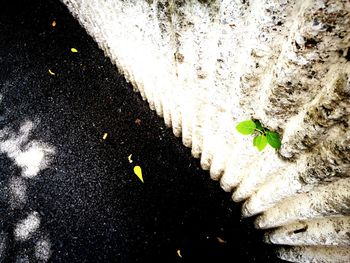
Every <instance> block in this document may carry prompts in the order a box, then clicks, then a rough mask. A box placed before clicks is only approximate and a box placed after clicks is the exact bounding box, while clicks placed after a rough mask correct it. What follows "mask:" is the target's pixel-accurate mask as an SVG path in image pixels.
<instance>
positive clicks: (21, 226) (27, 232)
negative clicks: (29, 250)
mask: <svg viewBox="0 0 350 263" xmlns="http://www.w3.org/2000/svg"><path fill="white" fill-rule="evenodd" d="M39 226H40V217H39V214H38V213H37V212H32V213H31V214H29V215H28V216H27V217H26V218H25V219H24V220H22V221H20V222H19V223H17V224H16V227H15V230H14V236H15V239H16V240H20V241H25V240H28V239H29V238H30V237H31V236H32V235H33V234H34V233H35V231H36V230H37V229H38V228H39Z"/></svg>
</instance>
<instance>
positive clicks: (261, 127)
mask: <svg viewBox="0 0 350 263" xmlns="http://www.w3.org/2000/svg"><path fill="white" fill-rule="evenodd" d="M254 123H255V126H256V129H257V130H259V131H262V132H263V131H264V128H263V126H262V125H261V123H260V121H258V120H255V121H254Z"/></svg>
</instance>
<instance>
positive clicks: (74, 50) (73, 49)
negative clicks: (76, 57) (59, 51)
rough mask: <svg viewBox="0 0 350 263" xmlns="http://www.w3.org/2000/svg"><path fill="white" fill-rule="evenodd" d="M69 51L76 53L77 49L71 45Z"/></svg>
mask: <svg viewBox="0 0 350 263" xmlns="http://www.w3.org/2000/svg"><path fill="white" fill-rule="evenodd" d="M70 51H72V52H73V53H77V52H78V50H77V49H76V48H74V47H72V48H71V49H70Z"/></svg>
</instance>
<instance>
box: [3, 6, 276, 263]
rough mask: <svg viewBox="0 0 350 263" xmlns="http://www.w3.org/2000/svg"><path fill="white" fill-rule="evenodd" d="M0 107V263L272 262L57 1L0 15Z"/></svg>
mask: <svg viewBox="0 0 350 263" xmlns="http://www.w3.org/2000/svg"><path fill="white" fill-rule="evenodd" d="M53 21H55V22H56V25H55V26H53V25H52V22H53ZM71 48H76V49H77V51H78V52H76V53H73V52H71ZM49 69H50V70H51V72H52V73H54V74H55V75H52V74H50V73H49V71H48V70H49ZM0 100H1V102H0V219H1V221H0V262H219V261H221V260H229V261H230V262H279V261H278V260H277V259H276V258H275V257H274V254H273V251H272V249H273V248H272V247H270V246H268V245H265V244H263V243H262V242H261V238H262V233H260V232H259V231H256V230H254V229H253V225H252V220H251V219H248V220H241V218H240V205H237V204H235V203H233V202H232V201H231V197H230V194H228V193H225V192H223V191H222V190H221V189H220V187H219V184H218V183H217V182H214V181H212V180H210V179H209V174H208V173H207V172H205V171H202V170H201V169H200V167H199V162H198V160H196V159H193V158H192V157H191V155H190V150H189V149H187V148H185V147H184V146H183V145H182V144H181V140H180V139H178V138H175V137H174V136H173V134H172V132H171V130H170V129H168V128H166V127H165V126H164V124H163V121H162V120H161V119H160V118H159V117H157V116H156V114H155V113H154V112H152V111H150V110H149V108H148V105H147V102H145V101H142V99H141V97H140V95H139V94H138V93H134V92H133V91H132V87H131V86H130V85H129V84H127V83H126V81H125V79H124V78H123V76H121V75H119V74H118V72H117V70H116V68H115V66H114V65H113V64H112V63H111V62H110V60H109V59H108V58H106V57H105V56H104V54H103V52H102V51H101V50H99V48H98V46H97V45H96V44H95V43H94V41H93V40H92V38H91V37H89V36H88V35H87V34H86V32H85V31H84V30H83V29H82V28H81V27H80V25H79V24H78V23H77V22H76V21H75V20H74V19H73V17H72V16H71V15H70V14H69V12H68V10H67V9H66V8H65V7H64V6H63V5H62V4H61V3H60V2H59V1H45V0H42V1H29V0H28V1H24V0H23V1H19V0H11V1H5V2H4V3H2V5H1V8H0ZM105 133H107V138H106V139H105V140H104V139H103V135H104V134H105ZM130 154H132V157H131V159H132V161H133V162H132V163H130V162H129V160H128V156H129V155H130ZM135 165H139V166H140V167H141V168H142V171H143V178H144V183H142V182H141V181H140V180H139V179H138V178H137V176H136V175H135V174H134V173H133V167H134V166H135Z"/></svg>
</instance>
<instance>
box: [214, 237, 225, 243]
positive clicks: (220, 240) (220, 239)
mask: <svg viewBox="0 0 350 263" xmlns="http://www.w3.org/2000/svg"><path fill="white" fill-rule="evenodd" d="M216 239H217V240H218V242H219V243H221V244H226V241H225V240H223V239H222V238H221V237H216Z"/></svg>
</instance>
